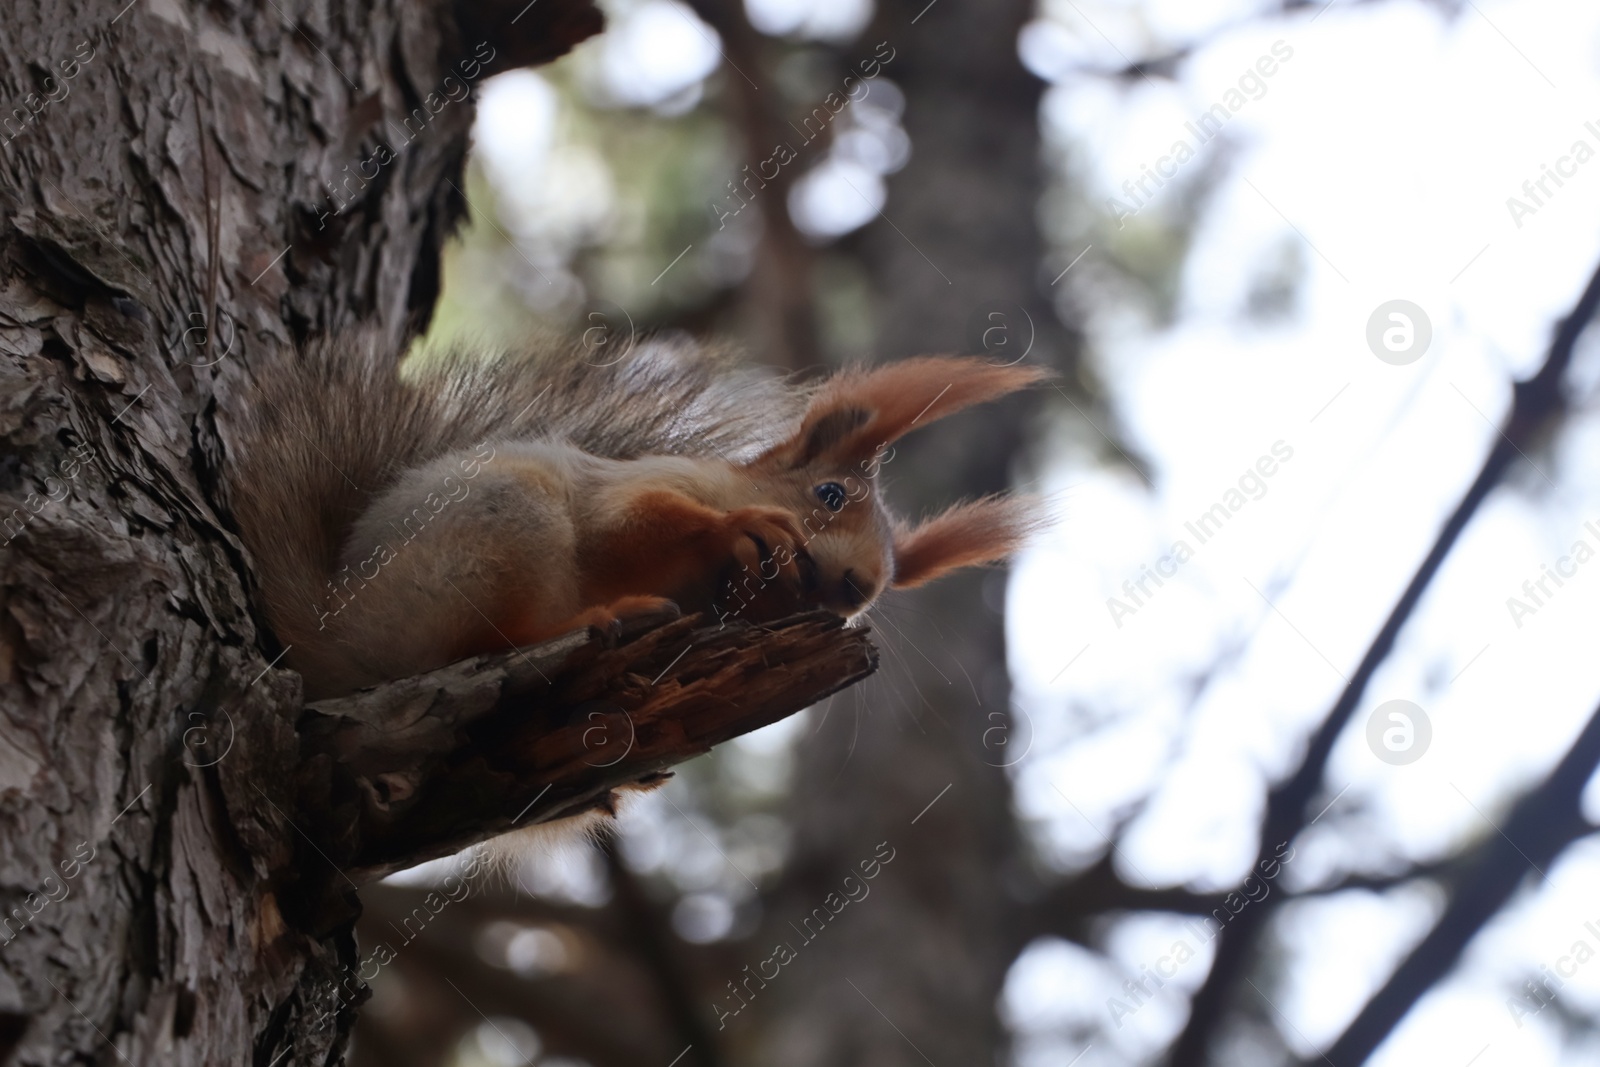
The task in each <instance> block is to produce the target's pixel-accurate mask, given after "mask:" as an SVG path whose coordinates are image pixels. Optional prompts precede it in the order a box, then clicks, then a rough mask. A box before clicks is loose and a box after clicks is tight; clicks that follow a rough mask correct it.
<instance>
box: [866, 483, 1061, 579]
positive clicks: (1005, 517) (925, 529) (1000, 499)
mask: <svg viewBox="0 0 1600 1067" xmlns="http://www.w3.org/2000/svg"><path fill="white" fill-rule="evenodd" d="M1048 524H1049V519H1048V517H1047V516H1046V514H1045V511H1044V504H1043V502H1042V501H1041V500H1039V499H1038V498H1037V497H1028V496H989V497H984V498H983V499H981V500H973V501H970V502H968V503H966V504H957V505H956V506H955V507H953V508H950V509H948V510H946V511H943V512H941V513H940V514H938V515H935V516H934V517H933V518H931V519H928V520H926V521H924V522H923V523H922V524H921V525H919V526H915V527H912V526H907V525H905V524H903V523H896V525H895V531H894V578H893V579H892V580H891V582H890V583H889V584H890V585H892V586H894V588H896V589H910V588H912V587H913V586H918V585H922V584H923V583H924V582H929V581H932V580H933V579H935V578H938V577H939V576H940V575H943V574H948V573H949V572H951V571H953V570H956V569H958V568H961V567H970V566H973V565H974V564H978V563H998V562H999V561H1000V560H1003V559H1005V558H1006V557H1008V556H1010V555H1012V554H1013V553H1014V552H1016V551H1017V549H1019V548H1021V547H1022V543H1023V542H1024V541H1026V540H1027V539H1028V537H1029V536H1030V535H1031V534H1033V533H1035V532H1037V531H1038V530H1041V529H1043V528H1044V527H1045V526H1047V525H1048Z"/></svg>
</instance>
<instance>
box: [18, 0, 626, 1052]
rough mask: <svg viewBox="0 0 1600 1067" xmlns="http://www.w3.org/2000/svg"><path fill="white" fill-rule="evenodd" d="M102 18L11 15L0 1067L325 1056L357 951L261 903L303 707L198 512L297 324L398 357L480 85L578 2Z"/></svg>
mask: <svg viewBox="0 0 1600 1067" xmlns="http://www.w3.org/2000/svg"><path fill="white" fill-rule="evenodd" d="M119 6H120V3H114V4H112V5H110V6H109V7H108V6H106V5H101V4H95V5H91V4H89V3H86V2H83V0H61V2H53V3H49V4H40V3H37V2H30V0H18V2H16V3H12V4H8V5H7V6H6V9H5V11H4V14H0V26H3V28H4V34H3V36H4V40H5V41H6V43H7V45H8V47H7V48H6V49H5V50H4V54H3V56H0V138H3V140H4V143H3V145H0V204H3V212H4V220H5V222H4V225H3V227H0V261H3V264H4V265H3V268H0V269H3V277H4V279H5V281H4V287H3V289H0V381H3V384H0V441H3V452H0V529H3V533H0V538H3V547H0V608H3V610H0V685H3V687H4V689H3V693H4V696H3V703H0V724H3V725H0V840H4V842H5V849H4V852H3V854H0V906H3V911H4V916H3V925H0V1062H6V1061H8V1060H9V1062H15V1063H18V1064H29V1065H31V1064H44V1063H61V1062H68V1061H71V1062H94V1063H112V1062H129V1063H137V1064H141V1065H142V1064H152V1063H178V1064H197V1065H214V1064H241V1063H254V1064H259V1065H266V1064H276V1065H283V1064H313V1063H316V1064H321V1063H331V1062H335V1061H337V1060H338V1059H339V1058H340V1055H341V1050H342V1047H343V1045H344V1043H345V1040H346V1036H347V1033H348V1026H349V1022H350V1017H351V1013H352V1010H353V1009H352V1006H351V1003H350V999H351V998H349V997H348V996H347V995H346V996H341V994H340V993H338V992H337V991H336V990H337V988H338V985H339V983H340V982H341V980H342V979H343V977H344V975H345V973H346V970H347V969H348V968H350V967H351V965H352V964H353V963H354V962H355V960H354V943H353V941H352V939H351V937H350V934H349V927H348V925H345V926H342V927H340V928H339V929H338V930H337V932H335V933H334V934H332V935H329V936H325V937H317V936H313V935H308V934H306V933H304V932H301V931H299V930H297V929H296V928H295V927H293V926H291V925H287V924H286V922H285V919H284V910H283V909H282V908H281V907H280V905H281V904H282V901H281V899H280V886H281V884H282V882H283V879H284V878H285V875H286V871H285V865H286V863H287V861H288V859H289V858H290V857H292V856H293V855H294V853H295V851H296V849H297V848H299V847H301V846H299V845H298V844H297V842H298V841H299V836H298V835H299V833H300V831H301V829H302V828H301V827H298V826H295V825H292V822H293V820H292V819H291V817H290V816H289V814H288V812H289V811H291V810H293V809H292V808H291V807H288V806H287V805H286V804H285V803H284V800H285V799H286V798H287V795H288V794H287V789H288V786H287V783H289V782H291V781H292V772H293V771H294V769H295V761H296V759H297V754H298V740H297V737H296V732H295V721H296V719H297V717H298V715H299V712H300V700H299V693H298V682H297V681H296V680H295V678H294V676H292V675H289V674H284V673H280V672H275V671H272V670H270V669H268V660H267V658H266V657H264V656H262V655H261V653H260V649H259V644H258V630H257V626H256V623H255V622H254V621H253V619H252V616H251V614H250V611H249V608H248V599H247V591H246V584H245V583H246V581H247V579H246V578H245V575H246V574H247V567H246V561H245V560H244V558H243V554H242V551H241V549H240V547H239V542H238V541H237V539H236V538H235V536H234V534H233V532H232V531H231V530H230V529H229V524H228V519H227V518H226V515H227V511H226V507H225V502H224V501H222V500H220V499H219V492H218V484H219V477H218V474H219V469H220V467H221V465H222V464H223V462H224V458H225V456H226V452H227V442H228V433H227V425H226V422H227V414H228V412H229V411H230V410H232V409H233V407H234V406H235V405H236V404H238V403H239V402H240V398H241V397H242V396H243V395H244V390H245V388H246V387H247V385H248V380H249V376H250V367H251V364H252V361H253V359H255V358H256V356H257V354H259V353H262V352H264V351H267V350H269V349H271V348H274V347H276V346H281V345H285V344H289V343H292V342H294V341H296V340H299V339H302V338H304V337H305V336H307V335H310V334H312V333H321V332H326V331H329V330H333V329H336V328H339V327H343V326H349V325H353V324H356V323H358V322H359V323H363V324H367V325H369V326H370V325H376V326H377V327H378V328H379V329H381V330H382V331H383V333H384V335H386V336H387V337H389V338H390V339H391V340H392V341H394V342H395V345H396V352H397V356H398V353H399V351H400V346H401V344H402V342H403V341H404V340H406V339H407V338H408V337H409V336H410V334H411V333H412V332H413V331H414V330H415V329H416V328H417V327H418V326H419V325H420V324H422V323H423V322H425V321H426V319H427V316H428V314H429V312H430V310H431V308H432V306H433V303H434V298H435V296H436V290H437V287H438V252H439V246H440V242H441V241H442V240H443V239H444V237H445V235H446V234H447V233H448V232H449V230H450V229H451V227H452V226H453V225H454V224H455V222H456V221H457V220H458V219H459V218H460V216H461V215H462V212H463V210H464V207H465V205H464V203H463V194H462V193H461V192H460V187H461V185H462V184H463V182H462V181H461V177H460V173H461V165H462V159H463V155H464V151H465V146H466V134H467V130H468V126H469V123H470V120H471V115H472V110H471V104H470V101H469V100H468V99H467V93H468V91H469V90H470V88H471V87H472V86H473V85H475V84H476V83H477V82H479V81H481V80H482V78H483V77H485V76H487V75H488V74H489V73H491V72H497V71H503V70H507V69H510V68H511V67H513V66H517V65H520V64H524V63H530V62H537V61H541V60H545V59H549V58H552V57H554V56H556V55H559V54H561V53H562V52H564V51H566V50H567V49H568V48H569V47H570V46H571V45H572V44H573V43H574V42H576V41H577V40H581V39H582V38H583V37H586V36H588V35H589V34H591V33H593V32H595V31H596V30H597V29H598V26H599V16H598V14H597V13H596V12H595V11H594V10H593V9H592V8H591V7H590V6H589V4H588V3H586V2H582V0H543V2H542V3H540V4H538V6H533V5H528V6H526V7H524V4H523V3H521V2H519V3H514V4H506V3H497V2H485V0H472V2H470V3H468V2H465V0H463V2H462V3H460V4H459V5H456V6H452V5H451V4H449V3H443V2H435V3H429V4H419V3H405V2H403V0H375V2H372V3H356V2H354V0H321V2H311V0H273V2H271V3H268V4H267V5H265V6H264V7H260V8H258V7H257V6H256V5H253V4H239V3H232V2H229V0H219V2H215V3H210V4H205V5H199V4H191V3H188V2H186V0H134V2H133V3H130V4H128V6H127V7H125V8H122V9H121V10H120V12H119V11H118V10H117V9H118V7H119ZM519 9H521V10H520V14H519ZM304 829H305V830H314V829H315V828H314V827H305V828H304Z"/></svg>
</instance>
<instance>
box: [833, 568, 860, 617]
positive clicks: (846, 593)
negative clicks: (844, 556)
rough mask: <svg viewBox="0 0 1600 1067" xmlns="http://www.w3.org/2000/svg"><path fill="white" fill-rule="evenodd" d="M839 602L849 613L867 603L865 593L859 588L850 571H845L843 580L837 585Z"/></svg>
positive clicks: (852, 572)
mask: <svg viewBox="0 0 1600 1067" xmlns="http://www.w3.org/2000/svg"><path fill="white" fill-rule="evenodd" d="M839 601H840V603H842V604H843V605H844V606H845V607H847V608H849V609H850V610H851V611H854V610H855V609H856V608H859V607H860V606H861V605H863V604H865V603H866V602H867V592H866V590H864V589H862V588H861V583H860V582H859V581H857V580H856V572H855V571H854V570H852V569H846V570H845V572H844V578H843V579H842V580H841V581H840V583H839Z"/></svg>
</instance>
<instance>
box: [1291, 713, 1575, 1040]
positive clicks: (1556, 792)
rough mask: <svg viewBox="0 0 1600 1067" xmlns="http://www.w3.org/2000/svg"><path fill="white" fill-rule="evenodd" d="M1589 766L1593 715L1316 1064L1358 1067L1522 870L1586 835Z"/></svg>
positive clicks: (1487, 840) (1473, 856) (1537, 866)
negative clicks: (1585, 790) (1425, 933)
mask: <svg viewBox="0 0 1600 1067" xmlns="http://www.w3.org/2000/svg"><path fill="white" fill-rule="evenodd" d="M1597 763H1600V708H1597V709H1595V712H1594V714H1593V715H1592V716H1590V718H1589V722H1588V723H1587V724H1586V725H1585V726H1584V728H1583V731H1582V732H1581V733H1580V734H1578V739H1577V740H1576V741H1574V742H1573V743H1572V747H1571V748H1570V749H1568V750H1567V754H1566V755H1565V756H1563V757H1562V759H1561V762H1560V763H1559V764H1557V766H1556V769H1555V770H1553V771H1551V772H1550V776H1549V777H1548V778H1546V779H1545V780H1544V782H1543V783H1542V784H1541V785H1540V786H1539V787H1538V788H1537V789H1535V790H1534V791H1533V792H1531V793H1529V794H1527V795H1526V796H1524V797H1523V798H1522V799H1521V800H1520V801H1518V802H1517V805H1516V807H1514V808H1513V809H1512V811H1511V817H1510V818H1509V819H1507V820H1506V822H1505V825H1504V826H1503V827H1502V828H1501V832H1499V833H1492V834H1488V835H1486V836H1485V837H1484V839H1483V842H1482V843H1481V844H1479V845H1478V846H1477V847H1476V848H1474V849H1473V850H1472V852H1471V853H1470V856H1469V859H1468V863H1467V867H1468V871H1469V873H1468V874H1467V877H1466V878H1465V879H1464V880H1463V882H1462V885H1461V888H1460V890H1459V891H1457V892H1456V893H1455V894H1453V895H1452V896H1451V898H1450V903H1449V904H1448V905H1446V907H1445V910H1444V914H1443V915H1441V916H1440V917H1439V921H1438V922H1437V923H1436V924H1435V925H1434V927H1433V929H1432V930H1431V931H1429V933H1428V936H1427V937H1425V938H1423V939H1422V941H1421V943H1419V944H1418V945H1417V947H1416V948H1414V949H1412V950H1411V954H1410V955H1409V956H1407V957H1406V958H1405V961H1404V962H1403V963H1401V964H1400V966H1399V967H1398V968H1396V969H1395V972H1394V974H1392V975H1390V976H1389V980H1388V981H1387V982H1385V983H1384V984H1383V988H1381V989H1379V990H1378V992H1377V993H1376V994H1375V995H1374V996H1373V997H1372V999H1371V1000H1369V1001H1367V1005H1366V1007H1364V1008H1362V1009H1361V1014H1359V1015H1357V1016H1356V1017H1355V1019H1354V1021H1352V1022H1351V1023H1350V1025H1349V1026H1348V1027H1346V1028H1345V1032H1344V1033H1343V1034H1341V1035H1340V1037H1339V1040H1337V1041H1335V1042H1334V1043H1333V1047H1332V1048H1330V1049H1329V1050H1328V1051H1327V1054H1326V1055H1324V1056H1321V1057H1318V1059H1317V1061H1316V1062H1321V1061H1324V1060H1325V1061H1327V1062H1329V1063H1331V1064H1334V1065H1335V1067H1339V1065H1341V1064H1349V1065H1350V1067H1356V1065H1357V1064H1361V1063H1365V1062H1366V1059H1367V1057H1368V1056H1369V1055H1371V1054H1372V1051H1373V1050H1374V1049H1376V1048H1377V1047H1378V1045H1379V1044H1380V1043H1382V1041H1383V1039H1384V1038H1385V1037H1387V1036H1388V1035H1389V1031H1391V1030H1393V1029H1394V1026H1395V1024H1396V1023H1398V1022H1399V1021H1400V1020H1401V1019H1402V1018H1404V1017H1405V1014H1406V1012H1408V1011H1410V1010H1411V1006H1412V1005H1413V1004H1415V1003H1416V1002H1417V1000H1418V999H1419V998H1420V997H1421V996H1422V994H1423V993H1426V992H1427V991H1428V990H1429V989H1430V988H1432V986H1433V984H1434V983H1435V982H1437V981H1438V980H1439V979H1440V978H1442V977H1444V975H1445V974H1446V973H1447V972H1448V971H1449V970H1450V968H1452V967H1454V966H1455V963H1456V960H1457V959H1459V958H1460V956H1461V951H1462V950H1463V949H1464V948H1466V946H1467V942H1468V941H1471V940H1472V938H1473V936H1474V935H1476V934H1477V932H1478V931H1479V930H1480V929H1482V928H1483V924H1484V923H1486V922H1488V921H1489V919H1490V918H1492V917H1493V916H1494V914H1495V913H1496V912H1497V911H1499V910H1500V908H1501V907H1502V906H1504V904H1505V902H1506V901H1507V900H1509V899H1510V898H1511V894H1512V893H1513V892H1515V891H1516V889H1517V887H1518V886H1519V885H1521V884H1522V882H1523V879H1524V878H1526V877H1527V874H1528V871H1529V870H1530V869H1532V870H1536V871H1538V872H1539V873H1540V875H1541V876H1543V874H1544V870H1543V868H1544V867H1546V866H1548V865H1549V863H1550V861H1551V860H1553V859H1555V858H1556V856H1557V854H1559V853H1560V852H1561V850H1562V849H1564V848H1566V847H1567V845H1569V844H1571V843H1572V842H1573V841H1575V840H1577V839H1578V838H1580V837H1582V836H1584V835H1585V834H1588V833H1590V832H1592V831H1593V829H1594V828H1593V827H1592V826H1591V825H1590V824H1589V821H1588V820H1587V819H1585V818H1584V816H1583V810H1582V798H1583V788H1584V786H1585V785H1586V784H1587V783H1588V781H1589V776H1590V775H1591V774H1593V773H1594V769H1595V765H1596V764H1597Z"/></svg>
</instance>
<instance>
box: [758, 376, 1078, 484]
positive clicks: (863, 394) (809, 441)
mask: <svg viewBox="0 0 1600 1067" xmlns="http://www.w3.org/2000/svg"><path fill="white" fill-rule="evenodd" d="M1049 374H1050V372H1049V371H1046V370H1044V369H1042V368H1038V367H997V366H995V365H993V364H991V363H986V362H984V361H983V360H981V359H968V358H952V357H949V356H920V357H918V358H916V359H905V360H901V361H900V362H898V363H891V364H889V365H888V366H884V367H879V368H876V369H873V370H856V371H845V372H843V373H840V374H836V375H834V376H833V377H832V378H829V379H828V380H827V381H826V382H824V383H823V384H822V386H821V388H819V389H818V390H817V392H816V395H815V396H813V397H812V400H811V403H810V405H809V406H808V407H807V408H806V415H805V418H804V419H803V420H802V421H801V423H800V428H799V429H798V430H796V431H795V433H794V434H793V435H792V436H791V437H790V438H789V439H788V440H786V441H783V442H782V443H780V444H778V445H776V446H774V447H773V448H772V449H771V450H769V451H768V452H767V453H766V454H765V455H763V456H762V457H761V458H760V459H759V460H758V461H757V462H758V463H763V464H776V465H779V466H783V467H803V466H805V465H807V464H809V463H813V462H815V461H816V460H819V459H826V460H829V461H832V462H836V463H848V462H850V461H853V460H864V459H868V458H870V457H871V456H872V455H874V454H875V453H876V452H877V451H878V450H879V449H880V448H882V447H883V446H884V445H887V444H889V443H890V442H891V441H894V440H895V439H896V438H898V437H900V436H901V435H903V434H905V433H907V432H908V431H910V430H912V429H915V428H916V427H918V426H924V425H927V424H928V423H930V422H933V421H934V420H935V419H942V418H944V417H945V416H946V415H951V414H954V413H955V412H957V411H960V410H961V409H962V408H967V407H971V406H972V405H974V404H981V403H983V402H984V401H985V400H993V399H995V398H996V397H1001V396H1005V395H1006V394H1007V393H1014V392H1016V391H1017V390H1018V389H1023V388H1026V387H1027V386H1029V385H1032V384H1033V383H1034V382H1037V381H1039V380H1040V379H1042V378H1046V377H1049Z"/></svg>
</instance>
